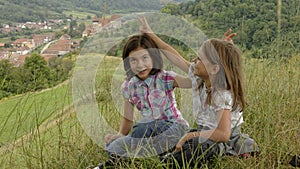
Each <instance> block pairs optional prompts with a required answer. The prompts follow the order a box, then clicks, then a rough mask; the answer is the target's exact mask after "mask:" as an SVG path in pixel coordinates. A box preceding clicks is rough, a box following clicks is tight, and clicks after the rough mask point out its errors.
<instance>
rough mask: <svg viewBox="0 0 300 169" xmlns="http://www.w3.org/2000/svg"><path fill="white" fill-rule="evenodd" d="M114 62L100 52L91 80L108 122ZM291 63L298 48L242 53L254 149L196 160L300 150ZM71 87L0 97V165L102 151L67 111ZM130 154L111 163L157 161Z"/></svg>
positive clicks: (273, 163) (74, 164) (267, 157)
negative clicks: (254, 55)
mask: <svg viewBox="0 0 300 169" xmlns="http://www.w3.org/2000/svg"><path fill="white" fill-rule="evenodd" d="M120 63H121V59H120V58H112V57H106V58H104V61H103V62H102V63H101V65H100V66H99V67H98V71H97V75H96V80H95V89H96V92H95V96H96V100H97V103H98V107H99V110H100V111H101V112H102V113H103V115H104V116H105V118H106V119H107V121H109V122H110V124H111V125H112V128H114V129H115V130H118V125H119V120H120V118H121V116H119V114H118V110H117V108H116V107H115V105H114V103H113V97H112V96H111V93H114V92H118V89H116V91H113V90H112V88H111V82H112V79H115V80H116V79H117V80H116V81H117V83H120V82H122V80H123V77H124V76H123V75H120V77H117V78H116V77H115V75H113V74H114V72H115V69H116V67H118V66H119V65H120ZM299 64H300V57H299V56H293V57H291V58H285V59H280V60H279V59H249V58H244V74H245V78H246V89H247V90H246V92H247V103H248V107H247V108H246V110H245V111H244V120H245V123H244V125H243V128H242V130H243V132H245V133H247V134H249V135H250V136H251V137H252V138H254V139H255V140H256V141H257V143H258V144H259V147H260V154H259V156H257V157H255V158H250V159H240V158H237V157H223V158H220V159H217V160H216V161H214V163H213V164H211V165H208V164H205V165H204V166H203V168H293V167H291V166H290V165H289V164H288V162H289V160H290V159H291V157H292V155H295V154H298V155H299V154H300V148H299V145H300V140H299V135H300V125H299V122H300V98H299V93H300V80H299V79H300V68H299ZM121 68H122V67H121ZM71 91H72V84H71V82H69V83H66V84H64V85H61V86H58V87H56V88H53V89H50V90H47V91H42V92H38V93H29V94H26V95H23V96H15V97H12V98H7V99H5V100H1V101H0V120H1V123H0V143H1V147H0V153H1V154H0V155H1V158H0V168H29V169H35V168H51V169H52V168H78V169H79V168H85V167H87V166H90V165H95V164H97V163H99V162H103V161H104V160H106V159H107V156H106V155H105V152H104V151H103V148H102V147H101V146H99V145H98V144H97V143H95V141H94V140H93V139H91V138H90V137H89V136H88V135H87V134H86V132H85V130H83V127H82V125H81V124H80V122H79V120H78V118H77V117H76V116H75V115H76V113H75V111H74V108H73V104H72V98H71V97H72V93H71ZM180 92H181V91H180ZM180 106H181V107H182V105H179V107H180ZM182 112H183V113H185V112H184V111H182ZM184 116H185V117H187V119H188V120H189V122H190V123H193V120H192V119H191V118H190V116H189V115H188V114H185V115H184ZM133 161H134V163H125V164H122V165H121V166H119V167H118V168H163V164H160V163H159V161H158V160H157V159H156V158H151V159H144V160H133Z"/></svg>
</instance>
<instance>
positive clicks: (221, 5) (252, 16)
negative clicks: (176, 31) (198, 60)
mask: <svg viewBox="0 0 300 169" xmlns="http://www.w3.org/2000/svg"><path fill="white" fill-rule="evenodd" d="M278 2H280V3H278ZM161 11H162V12H164V13H169V14H172V15H177V16H184V17H185V18H187V20H189V21H190V22H192V23H193V24H195V25H196V26H197V27H199V28H200V29H201V30H202V31H203V32H205V34H207V35H208V36H209V37H221V36H222V34H223V32H224V31H225V30H227V29H228V28H232V29H233V30H234V32H236V33H237V34H238V36H237V37H236V38H235V41H236V43H237V44H238V45H240V46H241V47H242V48H243V49H245V50H248V51H250V52H251V53H250V55H251V56H252V57H263V58H274V57H287V56H291V55H292V54H296V53H299V50H300V29H299V27H300V1H299V0H289V1H282V2H281V0H280V1H279V0H221V1H220V0H196V1H194V2H192V1H190V2H186V3H181V4H179V5H176V4H172V3H170V4H168V5H167V6H165V7H164V8H162V9H161Z"/></svg>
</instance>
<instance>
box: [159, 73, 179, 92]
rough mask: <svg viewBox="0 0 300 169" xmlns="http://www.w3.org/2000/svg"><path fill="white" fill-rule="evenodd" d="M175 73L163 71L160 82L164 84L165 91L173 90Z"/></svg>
mask: <svg viewBox="0 0 300 169" xmlns="http://www.w3.org/2000/svg"><path fill="white" fill-rule="evenodd" d="M176 75H177V74H176V73H175V72H173V71H165V70H164V71H163V72H162V74H161V76H162V78H161V79H162V81H163V83H164V84H165V87H166V89H167V90H173V89H174V80H175V77H176Z"/></svg>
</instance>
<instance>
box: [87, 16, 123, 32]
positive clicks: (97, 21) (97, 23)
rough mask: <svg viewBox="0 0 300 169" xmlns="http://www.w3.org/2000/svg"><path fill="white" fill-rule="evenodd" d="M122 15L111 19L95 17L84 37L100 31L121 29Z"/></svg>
mask: <svg viewBox="0 0 300 169" xmlns="http://www.w3.org/2000/svg"><path fill="white" fill-rule="evenodd" d="M120 17H121V16H120V15H116V14H114V15H112V16H111V17H110V18H104V19H103V18H97V16H95V17H94V18H93V19H92V24H91V25H88V26H87V27H86V29H85V30H84V31H83V33H82V37H88V36H90V35H93V34H96V33H97V32H98V31H100V30H102V29H106V30H110V29H115V28H119V27H121V25H122V22H121V20H120V19H119V18H120Z"/></svg>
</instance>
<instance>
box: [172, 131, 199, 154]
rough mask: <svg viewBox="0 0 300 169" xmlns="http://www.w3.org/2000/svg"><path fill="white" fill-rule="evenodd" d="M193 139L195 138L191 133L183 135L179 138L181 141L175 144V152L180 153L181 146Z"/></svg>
mask: <svg viewBox="0 0 300 169" xmlns="http://www.w3.org/2000/svg"><path fill="white" fill-rule="evenodd" d="M193 137H195V132H191V133H187V134H185V135H184V136H183V137H181V139H180V140H179V142H178V143H177V144H176V147H175V150H174V151H175V152H178V151H181V149H182V145H183V144H184V143H185V142H186V141H188V140H190V139H192V138H193Z"/></svg>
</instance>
